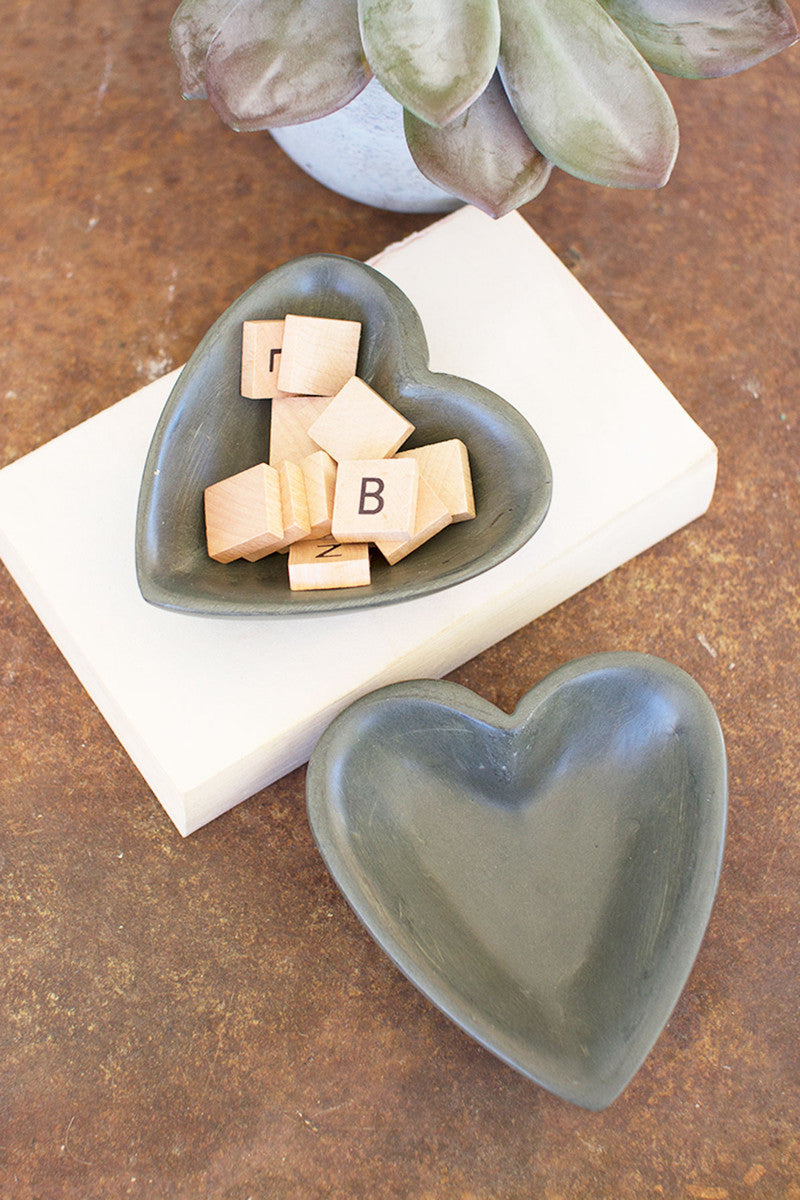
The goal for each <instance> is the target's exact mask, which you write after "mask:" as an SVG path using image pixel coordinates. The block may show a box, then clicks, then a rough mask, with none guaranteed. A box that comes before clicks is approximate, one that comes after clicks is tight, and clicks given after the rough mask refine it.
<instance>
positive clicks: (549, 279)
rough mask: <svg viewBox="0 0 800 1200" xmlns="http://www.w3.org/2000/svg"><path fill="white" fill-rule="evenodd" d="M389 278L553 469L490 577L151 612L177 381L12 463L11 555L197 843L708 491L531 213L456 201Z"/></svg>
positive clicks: (5, 510)
mask: <svg viewBox="0 0 800 1200" xmlns="http://www.w3.org/2000/svg"><path fill="white" fill-rule="evenodd" d="M374 265H375V266H376V267H377V269H378V270H381V271H382V272H383V273H384V274H385V275H387V276H388V277H389V278H390V279H392V281H393V282H395V283H396V284H397V285H398V286H399V287H400V288H402V290H403V291H404V292H405V293H406V295H407V296H408V297H409V299H410V300H411V302H412V304H414V305H415V307H416V308H417V310H418V312H419V314H420V317H421V319H422V322H423V325H424V328H425V333H426V336H427V340H428V345H429V347H430V352H431V368H432V369H433V370H435V371H449V372H452V373H453V374H456V375H465V376H466V377H467V378H473V379H477V380H478V381H479V382H480V383H483V384H485V385H486V386H487V387H489V388H491V389H492V390H494V391H496V392H499V393H500V395H502V396H505V398H506V399H507V400H509V401H510V402H511V403H512V404H514V405H516V407H517V408H518V409H519V410H520V411H521V412H522V413H523V414H524V415H525V416H526V417H527V419H528V420H529V421H530V422H531V423H532V425H533V426H534V428H535V429H536V430H537V432H538V433H539V435H540V437H541V438H542V441H543V442H544V445H545V448H546V450H547V453H548V455H549V457H550V461H551V464H552V467H553V474H554V479H555V487H554V491H553V501H552V504H551V506H550V511H549V513H548V515H547V518H546V520H545V522H544V524H543V525H542V528H541V529H540V530H539V532H538V533H537V534H536V535H535V537H533V538H532V539H531V540H530V542H528V543H527V545H525V546H523V547H522V548H521V549H520V550H519V551H517V553H516V554H514V555H512V556H511V558H509V559H507V560H506V561H505V562H503V563H500V564H499V565H498V566H496V567H493V568H492V569H491V570H490V571H487V572H485V573H484V574H483V575H479V576H477V577H476V578H475V579H471V580H468V581H467V582H465V583H462V584H459V585H458V586H457V587H454V588H449V589H447V590H445V591H443V592H439V593H437V594H435V595H432V596H426V597H422V598H420V599H419V600H413V601H410V602H408V603H406V604H398V605H386V606H381V607H379V608H376V609H373V610H371V611H369V612H368V613H367V614H364V613H359V612H352V613H334V614H332V615H331V616H321V617H315V618H310V617H307V618H303V619H300V620H297V621H293V620H291V619H281V618H253V619H237V620H231V621H223V620H210V619H209V618H207V617H191V616H181V615H179V614H177V613H174V612H167V611H164V610H162V609H158V608H155V607H153V606H152V605H149V604H147V603H146V602H145V601H144V600H143V599H142V597H141V595H140V593H139V590H138V587H137V585H136V573H135V566H134V539H133V528H134V524H135V519H136V504H137V498H138V494H139V483H140V480H141V475H142V467H143V464H144V461H145V457H146V455H147V450H148V447H149V444H150V439H151V438H152V435H153V430H154V428H155V426H156V423H157V421H158V418H159V416H160V414H161V410H162V409H163V407H164V404H165V402H166V400H167V397H168V396H169V393H170V390H171V388H172V386H173V384H174V383H175V381H176V379H177V376H178V372H177V371H174V372H172V373H171V374H170V375H168V376H166V377H165V378H163V379H161V380H158V381H157V382H155V383H153V384H150V385H148V386H147V387H145V388H143V389H142V390H141V391H139V392H137V393H136V394H134V395H132V396H129V397H128V398H127V399H125V400H121V401H119V402H118V403H116V404H111V405H110V406H109V407H108V408H106V409H105V410H104V411H102V412H100V413H98V415H97V416H94V417H92V418H91V419H90V420H88V421H86V422H84V423H83V424H81V425H79V426H77V427H76V428H75V429H72V430H70V431H69V432H68V433H65V434H63V435H62V436H61V437H58V438H56V439H55V440H54V441H52V442H49V443H48V444H46V445H44V446H42V447H40V448H39V449H38V450H34V451H33V452H32V453H31V454H29V455H27V456H26V457H25V458H22V459H20V460H19V461H18V462H15V463H12V464H11V465H10V466H8V467H6V468H5V469H4V470H2V471H0V554H2V557H3V560H4V561H5V563H6V565H7V566H8V568H9V570H10V571H11V572H12V574H13V576H14V577H15V579H16V580H17V582H18V584H19V586H20V587H21V588H22V590H23V592H24V593H25V595H26V596H27V598H28V599H29V601H30V602H31V604H32V605H33V606H34V608H35V609H36V611H37V612H38V614H39V616H40V617H41V619H42V620H43V622H44V623H45V625H46V626H47V628H48V630H49V631H50V633H51V634H52V636H53V638H54V639H55V641H56V642H57V644H58V645H59V647H60V648H61V650H62V651H63V653H64V654H65V655H66V657H67V659H68V660H69V662H70V664H71V665H72V667H73V668H74V670H75V671H76V673H77V675H78V676H79V678H80V679H81V682H82V683H83V684H84V686H85V687H86V689H87V691H88V692H89V694H90V695H91V696H92V697H93V699H94V700H95V702H96V703H97V704H98V706H99V707H100V709H101V711H102V712H103V714H104V715H105V717H106V718H107V720H108V721H109V724H110V725H111V727H112V729H113V730H114V732H115V733H116V734H117V736H118V737H119V738H120V740H121V742H122V743H123V745H124V746H125V748H126V749H127V750H128V752H129V753H130V755H131V757H132V758H133V760H134V762H135V763H136V765H137V766H138V768H139V770H140V771H141V772H142V774H143V775H144V777H145V779H146V781H147V783H148V784H149V785H150V787H151V788H152V789H153V791H154V793H155V794H156V796H157V798H158V799H159V800H160V801H161V803H162V804H163V806H164V808H165V809H166V811H167V812H168V813H169V815H170V817H171V818H172V820H173V821H174V822H175V825H176V826H177V828H178V829H179V830H180V832H181V833H183V834H187V833H191V832H192V830H194V829H197V828H198V827H199V826H200V825H203V824H204V823H205V822H207V821H210V820H211V819H212V818H213V817H215V816H217V815H219V814H220V813H222V812H224V811H225V810H226V809H228V808H230V807H231V806H232V805H234V804H236V803H237V802H238V801H241V800H244V799H245V798H246V797H248V796H250V795H252V794H253V793H254V792H256V791H258V790H259V789H260V788H263V787H264V786H266V785H267V784H268V783H270V782H271V781H272V780H274V779H276V778H278V777H279V776H280V775H283V774H285V773H286V772H287V771H290V770H292V769H293V768H294V767H296V766H298V765H299V764H301V763H302V762H304V761H305V760H306V759H307V757H308V755H309V753H310V751H311V749H312V748H313V746H314V744H315V742H316V740H317V739H318V737H319V736H320V734H321V733H322V731H323V729H324V728H325V727H326V726H327V725H328V724H329V722H330V721H331V720H332V718H333V717H334V716H335V714H336V713H338V712H339V711H341V709H342V708H343V707H344V706H345V705H346V704H348V703H349V702H350V701H351V700H353V699H354V698H355V697H356V696H358V695H362V694H364V693H365V692H367V691H370V690H371V689H373V688H376V687H379V686H381V685H383V684H386V683H392V682H394V681H396V680H398V679H409V678H416V677H419V676H428V677H432V676H438V675H443V674H446V673H447V672H448V671H451V670H453V669H454V668H455V667H456V666H457V665H458V664H459V663H462V662H464V661H465V660H466V659H468V658H471V657H472V656H473V655H475V654H477V653H479V652H480V651H481V650H483V649H485V648H486V647H487V646H490V645H492V644H493V643H494V642H496V641H498V640H499V639H500V638H503V637H506V636H507V635H508V634H510V633H511V632H513V630H515V629H518V628H520V626H522V625H525V624H527V623H528V622H529V621H532V620H533V619H534V618H535V617H537V616H538V615H539V614H540V613H543V612H545V611H546V610H547V609H549V608H552V607H553V605H555V604H558V603H559V602H560V601H562V600H564V599H566V597H568V596H571V595H572V594H573V593H574V592H577V591H579V590H580V589H581V588H584V587H586V586H587V585H589V584H591V583H592V581H593V580H595V579H598V578H599V577H600V576H602V575H605V574H606V573H607V572H608V571H610V570H612V569H613V568H614V567H616V566H618V565H619V564H620V563H622V562H625V561H626V559H629V558H631V557H632V556H633V555H635V554H638V553H639V552H640V551H642V550H644V549H646V548H647V547H649V546H652V545H653V544H654V543H655V542H658V541H659V540H660V539H661V538H664V537H666V536H667V535H669V534H670V533H672V532H674V531H675V530H676V529H678V528H680V527H681V526H682V525H684V524H686V523H687V522H688V521H692V520H694V519H695V518H696V517H698V516H700V514H701V513H703V512H704V511H705V509H706V508H707V506H708V504H709V502H710V500H711V497H712V494H713V490H714V482H715V477H716V451H715V449H714V445H713V443H712V442H711V441H710V440H709V438H708V437H706V435H705V434H704V433H703V432H702V431H701V430H700V429H699V428H698V426H697V425H696V424H695V423H694V421H692V420H691V418H690V417H689V416H688V415H687V413H686V412H685V411H684V410H683V409H682V408H681V407H680V405H679V404H678V403H677V401H676V400H675V399H674V398H673V397H672V396H671V395H670V393H669V392H668V391H667V389H666V388H665V387H664V385H663V384H662V383H660V382H659V380H658V379H657V378H656V376H655V375H654V374H653V372H652V371H651V370H650V368H649V367H648V366H647V365H646V363H644V362H643V360H642V359H641V358H640V356H639V355H638V354H637V353H636V351H635V350H634V349H633V348H632V347H631V345H630V344H629V343H628V342H627V341H626V340H625V338H624V337H623V335H622V334H621V333H620V332H619V330H618V329H616V328H615V326H614V325H613V324H612V322H611V321H610V320H609V319H608V317H606V316H605V314H604V313H603V312H602V311H601V310H600V309H599V308H598V307H597V305H596V304H595V303H594V301H593V300H592V299H591V297H590V296H589V295H588V294H587V293H586V291H585V290H584V289H583V288H582V287H581V285H580V284H579V283H578V281H577V280H576V279H575V278H574V277H573V276H572V275H571V274H570V272H569V271H568V270H567V268H566V267H565V266H564V265H563V264H562V263H561V262H560V261H559V259H558V258H557V257H556V255H554V254H553V253H552V252H551V251H550V250H549V249H548V248H547V247H546V246H545V244H544V243H543V242H542V241H541V240H540V239H539V237H537V235H536V234H535V233H534V232H533V230H532V229H531V228H530V226H529V225H527V224H526V222H525V220H524V218H523V217H521V216H520V215H519V214H518V213H512V214H509V215H508V216H506V217H502V218H501V219H500V220H497V221H493V220H492V219H491V218H489V217H486V216H484V215H483V214H482V213H479V212H478V211H476V210H475V209H472V208H461V209H459V210H458V211H457V212H455V213H453V214H452V215H451V216H448V217H445V218H444V219H442V220H440V221H437V222H435V223H433V224H429V225H427V227H426V228H424V229H423V230H422V232H420V233H418V234H416V235H415V236H414V237H413V238H411V239H409V240H407V241H406V242H404V243H400V244H399V245H397V246H393V247H390V248H389V249H388V250H387V251H385V252H384V253H383V254H382V255H380V256H379V257H378V258H377V259H376V260H375V261H374ZM487 329H491V330H492V337H491V338H487V337H486V330H487ZM587 495H589V496H591V498H592V502H591V504H587V502H586V497H587ZM387 569H388V568H387ZM287 586H288V585H287ZM645 619H646V616H643V620H645ZM312 637H313V645H314V653H313V655H312V654H308V652H307V647H308V643H309V638H312ZM610 648H611V647H609V649H610ZM266 666H268V670H267V669H266ZM274 680H279V681H280V686H279V687H275V686H273V681H274ZM64 720H65V722H66V725H65V731H64V732H65V736H66V737H67V739H68V738H69V736H70V730H69V728H68V725H69V721H70V720H71V718H69V717H68V716H66V717H65V718H64ZM73 735H74V736H77V731H74V734H73Z"/></svg>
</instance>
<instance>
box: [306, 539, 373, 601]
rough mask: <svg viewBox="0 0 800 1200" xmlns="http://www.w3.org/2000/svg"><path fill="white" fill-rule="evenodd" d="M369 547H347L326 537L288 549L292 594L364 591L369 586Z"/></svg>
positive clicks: (359, 544)
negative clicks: (320, 590)
mask: <svg viewBox="0 0 800 1200" xmlns="http://www.w3.org/2000/svg"><path fill="white" fill-rule="evenodd" d="M369 581H370V572H369V546H367V545H366V544H364V543H357V542H349V543H347V544H346V545H345V544H343V543H342V542H337V541H336V540H335V539H334V538H332V537H330V536H328V537H324V538H313V539H311V540H307V541H304V542H295V543H294V545H293V546H290V547H289V587H290V588H291V589H292V591H293V592H310V591H316V590H317V589H320V588H345V587H363V586H364V584H367V583H369Z"/></svg>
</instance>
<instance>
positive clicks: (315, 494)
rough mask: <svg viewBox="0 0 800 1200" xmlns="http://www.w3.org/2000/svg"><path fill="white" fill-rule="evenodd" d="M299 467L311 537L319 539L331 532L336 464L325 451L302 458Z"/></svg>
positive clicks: (317, 451)
mask: <svg viewBox="0 0 800 1200" xmlns="http://www.w3.org/2000/svg"><path fill="white" fill-rule="evenodd" d="M300 466H301V468H302V471H303V478H304V479H305V482H306V500H307V501H308V519H309V522H310V524H311V537H314V538H321V537H324V536H325V535H326V534H327V533H330V531H331V522H332V519H333V497H334V492H335V489H336V463H335V462H334V461H333V459H332V458H331V456H330V454H328V453H327V451H325V450H316V451H315V452H314V453H313V454H309V455H308V457H307V458H304V459H303V461H302V463H301V464H300Z"/></svg>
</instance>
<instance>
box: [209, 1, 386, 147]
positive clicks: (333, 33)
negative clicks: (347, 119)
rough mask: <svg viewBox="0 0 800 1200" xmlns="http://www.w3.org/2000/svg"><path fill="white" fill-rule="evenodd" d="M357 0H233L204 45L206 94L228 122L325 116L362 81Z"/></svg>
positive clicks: (254, 124) (266, 124)
mask: <svg viewBox="0 0 800 1200" xmlns="http://www.w3.org/2000/svg"><path fill="white" fill-rule="evenodd" d="M369 79H370V72H369V68H368V66H367V64H366V61H365V59H364V56H363V53H362V50H361V41H360V38H359V33H358V5H357V2H356V0H269V3H266V2H265V0H239V2H238V3H237V4H236V5H235V7H234V8H233V9H232V10H231V12H230V13H229V14H228V16H227V17H226V18H225V20H224V21H223V22H222V24H221V26H220V28H219V30H218V31H217V33H216V35H215V36H214V38H213V40H212V42H211V45H210V46H209V49H208V55H207V58H206V69H205V83H206V90H207V92H208V99H209V101H210V102H211V104H212V105H213V107H214V109H215V110H216V112H217V113H218V115H219V116H220V117H221V118H222V120H223V121H225V122H226V124H228V125H230V126H232V128H233V129H239V130H252V129H270V128H275V127H277V126H280V125H298V124H300V123H302V122H303V121H313V120H315V119H316V118H317V117H325V116H327V115H328V114H329V113H331V112H334V111H335V110H336V109H338V108H342V107H343V106H344V105H345V104H348V103H349V101H350V100H352V99H353V97H354V96H357V95H358V93H359V92H360V91H361V90H362V88H364V87H365V86H366V84H367V83H368V82H369Z"/></svg>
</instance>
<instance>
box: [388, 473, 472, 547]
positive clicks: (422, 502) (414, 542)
mask: <svg viewBox="0 0 800 1200" xmlns="http://www.w3.org/2000/svg"><path fill="white" fill-rule="evenodd" d="M452 523H453V514H452V513H451V512H450V509H449V508H448V507H447V505H446V504H445V503H444V501H443V500H440V499H439V497H438V496H437V494H436V492H435V491H434V490H433V488H432V487H430V485H429V484H427V483H426V482H425V480H424V479H423V478H422V476H420V479H419V493H418V495H417V509H416V513H415V516H414V528H413V529H412V530H411V534H410V536H409V537H407V538H406V539H405V540H404V541H402V540H401V541H397V540H395V541H382V540H381V539H379V538H376V539H375V545H376V546H377V547H378V549H379V550H380V552H381V554H382V555H383V557H384V558H385V559H386V561H387V562H388V563H389V565H390V566H392V567H393V566H394V565H395V563H399V562H400V560H401V559H403V558H406V557H407V556H408V555H409V554H412V553H413V552H414V550H418V549H419V547H420V546H422V545H424V544H425V542H428V541H430V539H431V538H432V537H436V534H437V533H441V531H442V530H443V529H446V528H447V526H448V525H452Z"/></svg>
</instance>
